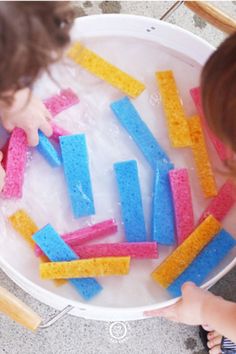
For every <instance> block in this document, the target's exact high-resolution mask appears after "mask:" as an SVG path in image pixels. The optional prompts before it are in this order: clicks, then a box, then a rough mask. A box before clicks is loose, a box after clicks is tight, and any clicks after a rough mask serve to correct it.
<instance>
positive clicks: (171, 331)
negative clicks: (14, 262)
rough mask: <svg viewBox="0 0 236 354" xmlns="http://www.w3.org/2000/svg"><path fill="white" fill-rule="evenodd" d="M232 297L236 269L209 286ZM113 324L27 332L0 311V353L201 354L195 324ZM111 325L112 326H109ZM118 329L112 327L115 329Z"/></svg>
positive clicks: (201, 30)
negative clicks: (122, 327)
mask: <svg viewBox="0 0 236 354" xmlns="http://www.w3.org/2000/svg"><path fill="white" fill-rule="evenodd" d="M172 3H173V2H168V1H102V2H101V1H96V2H91V1H85V2H75V6H76V8H77V15H78V16H85V15H90V14H97V13H129V14H137V15H145V16H150V17H156V18H159V17H160V16H161V15H162V14H163V13H164V12H165V11H166V9H167V8H169V6H170V5H171V4H172ZM215 4H216V5H217V6H218V7H221V8H222V9H224V11H226V12H228V13H229V14H230V16H234V17H235V18H236V1H219V2H216V3H215ZM168 21H169V22H171V23H174V24H176V25H178V26H182V27H184V28H186V29H188V30H189V31H191V32H194V33H195V34H197V35H198V36H200V37H203V38H205V39H206V40H208V41H209V42H210V43H212V44H213V45H215V46H217V45H218V44H219V43H220V42H221V41H222V39H223V38H224V35H223V34H222V33H221V32H220V31H218V30H216V29H214V28H213V27H212V26H210V25H208V24H207V23H206V22H205V21H203V20H201V19H200V18H199V17H197V16H196V15H194V14H193V13H191V12H190V11H189V10H188V9H187V8H185V7H184V6H182V7H181V8H179V9H178V10H177V11H176V12H175V13H174V14H173V15H172V16H171V17H170V18H169V19H168ZM0 284H1V286H4V287H5V288H7V289H9V290H10V291H12V292H13V293H14V294H16V295H17V296H18V297H19V298H20V299H22V300H24V301H25V302H26V303H27V304H29V305H30V306H31V307H32V308H33V309H34V310H35V311H37V312H38V313H39V314H40V315H41V316H42V317H43V318H45V319H48V318H49V317H50V316H51V315H53V314H54V313H55V311H54V310H53V309H52V308H49V307H47V306H45V305H44V304H42V303H40V302H38V301H36V300H34V299H33V298H32V297H30V296H29V295H27V294H26V293H24V292H23V291H22V290H21V289H20V288H19V287H17V286H16V285H15V284H14V283H13V282H12V281H11V280H10V279H9V278H8V277H7V276H6V275H5V274H4V273H3V272H0ZM213 291H214V292H215V293H217V294H220V295H222V296H224V297H226V298H228V299H231V300H234V301H236V269H235V270H233V271H231V272H230V273H229V274H228V275H227V276H225V277H224V278H223V279H222V280H221V281H220V282H219V283H218V284H217V285H216V286H215V287H214V289H213ZM111 325H112V323H109V322H108V323H107V322H99V321H89V320H84V319H80V318H75V317H72V316H68V317H66V318H64V319H62V320H61V321H59V322H58V323H56V324H55V325H53V326H52V327H51V328H48V329H45V330H41V331H38V332H37V333H36V334H33V333H30V332H28V331H27V330H25V329H23V328H21V327H20V326H18V325H17V324H15V323H13V322H12V321H11V320H10V319H8V318H6V317H5V316H3V315H0V354H3V353H7V354H41V353H42V354H58V353H60V354H67V353H68V354H78V353H83V354H93V353H94V354H95V353H96V354H109V353H112V354H123V353H126V354H128V353H135V354H139V353H140V354H141V353H142V354H180V353H181V354H190V353H191V354H204V353H205V351H204V350H203V348H202V345H201V343H200V341H199V339H198V329H197V328H195V327H188V326H184V325H178V324H173V323H170V322H167V321H165V320H163V319H147V320H144V321H132V322H129V323H124V325H126V327H127V335H126V336H125V338H124V339H122V340H119V339H116V336H114V335H113V334H114V333H113V332H112V333H113V334H112V333H111ZM113 329H114V327H113ZM119 330H120V328H116V333H117V331H118V333H119Z"/></svg>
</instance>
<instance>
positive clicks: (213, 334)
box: [207, 331, 220, 341]
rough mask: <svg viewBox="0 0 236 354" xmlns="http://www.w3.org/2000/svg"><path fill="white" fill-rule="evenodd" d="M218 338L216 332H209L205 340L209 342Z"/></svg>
mask: <svg viewBox="0 0 236 354" xmlns="http://www.w3.org/2000/svg"><path fill="white" fill-rule="evenodd" d="M219 336H220V334H219V333H218V332H216V331H211V332H209V333H208V335H207V339H208V340H209V341H210V340H212V339H213V338H215V337H219Z"/></svg>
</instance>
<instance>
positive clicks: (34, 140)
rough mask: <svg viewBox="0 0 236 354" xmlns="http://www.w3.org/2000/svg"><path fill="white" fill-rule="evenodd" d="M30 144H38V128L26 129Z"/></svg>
mask: <svg viewBox="0 0 236 354" xmlns="http://www.w3.org/2000/svg"><path fill="white" fill-rule="evenodd" d="M24 130H25V133H26V136H27V141H28V145H29V146H33V147H34V146H37V145H38V143H39V136H38V129H33V128H26V129H24Z"/></svg>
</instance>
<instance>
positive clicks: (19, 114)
mask: <svg viewBox="0 0 236 354" xmlns="http://www.w3.org/2000/svg"><path fill="white" fill-rule="evenodd" d="M1 120H2V125H3V126H4V128H5V129H6V130H8V131H12V130H13V129H14V128H15V127H18V128H22V129H23V130H24V131H25V133H26V135H27V139H28V144H29V145H30V146H36V145H38V142H39V137H38V129H40V130H41V131H42V132H43V133H44V134H45V135H46V136H50V135H52V127H51V124H50V120H51V114H50V113H49V112H48V110H47V109H46V107H45V106H44V104H43V102H42V101H41V100H40V99H39V98H37V97H35V96H33V94H30V91H29V89H28V88H26V89H23V90H20V91H17V92H16V93H15V95H14V101H13V103H12V105H11V106H6V105H4V106H3V107H2V106H1Z"/></svg>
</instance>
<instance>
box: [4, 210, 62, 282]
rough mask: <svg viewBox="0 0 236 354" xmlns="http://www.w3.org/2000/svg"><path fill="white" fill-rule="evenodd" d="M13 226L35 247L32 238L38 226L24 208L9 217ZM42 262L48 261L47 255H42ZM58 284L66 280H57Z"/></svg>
mask: <svg viewBox="0 0 236 354" xmlns="http://www.w3.org/2000/svg"><path fill="white" fill-rule="evenodd" d="M8 220H9V221H10V223H11V225H12V227H13V228H14V229H15V230H16V231H17V232H18V233H19V234H20V235H21V236H23V238H24V239H25V240H26V241H27V242H28V243H29V245H30V246H31V247H32V248H34V246H35V242H34V240H33V239H32V236H33V234H35V232H37V231H38V227H37V225H36V224H35V222H34V221H33V220H32V219H31V217H30V216H29V215H28V214H27V213H26V212H25V211H24V210H23V209H20V210H17V211H16V212H15V213H14V214H12V215H11V216H9V217H8ZM40 261H41V262H48V258H47V257H46V256H41V257H40ZM54 283H55V285H56V286H61V285H63V284H65V283H66V281H65V280H63V279H61V280H59V279H58V280H55V281H54Z"/></svg>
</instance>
